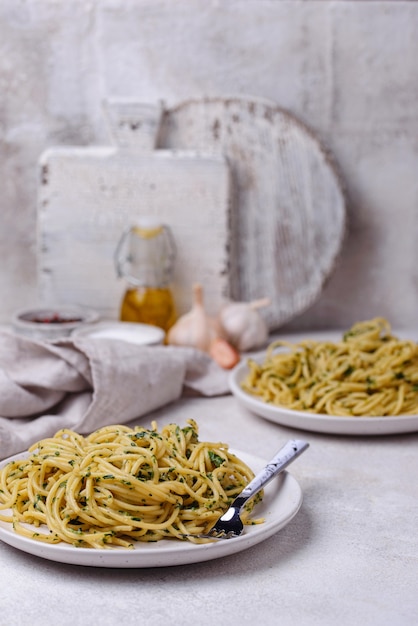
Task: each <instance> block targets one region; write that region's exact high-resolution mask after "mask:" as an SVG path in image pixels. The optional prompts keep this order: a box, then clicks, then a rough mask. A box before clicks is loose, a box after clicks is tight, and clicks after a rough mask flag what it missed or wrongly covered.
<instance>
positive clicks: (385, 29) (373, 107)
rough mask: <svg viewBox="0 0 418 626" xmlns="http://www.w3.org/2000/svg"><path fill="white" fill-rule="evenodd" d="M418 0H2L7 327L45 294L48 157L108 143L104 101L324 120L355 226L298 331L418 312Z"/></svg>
mask: <svg viewBox="0 0 418 626" xmlns="http://www.w3.org/2000/svg"><path fill="white" fill-rule="evenodd" d="M417 59H418V3H417V2H412V1H406V2H404V1H402V0H397V1H389V2H385V1H380V0H374V1H370V2H367V1H361V0H357V1H347V2H346V1H342V0H341V1H334V2H328V1H325V0H323V1H316V0H309V1H300V0H288V1H286V0H229V1H227V0H212V1H210V0H207V1H203V0H175V1H174V0H136V1H133V0H91V1H82V0H73V1H72V2H65V0H61V1H60V0H26V1H22V0H0V176H1V181H2V186H1V193H0V258H1V259H2V263H1V265H0V321H3V322H7V321H8V320H9V318H10V315H11V313H12V312H13V311H14V310H15V309H16V308H20V307H23V306H28V305H31V304H32V303H34V302H36V300H37V286H36V282H37V281H36V189H37V159H38V157H39V155H40V153H41V152H42V150H43V149H44V148H46V147H48V146H51V145H59V144H72V145H87V144H91V143H104V142H106V141H107V137H106V133H105V128H104V123H103V119H102V111H101V103H102V101H103V99H104V98H136V99H138V100H142V101H153V100H158V99H164V100H165V101H166V102H167V103H168V104H169V105H171V104H175V103H176V102H178V101H179V100H182V99H185V98H189V97H190V96H201V95H231V94H234V95H240V94H243V95H244V94H246V95H252V96H261V97H265V98H269V99H271V100H274V101H275V102H277V103H278V104H279V105H280V106H282V107H284V108H286V109H288V110H290V111H291V112H293V113H294V114H295V115H296V116H298V117H299V118H300V119H301V120H302V121H304V122H305V123H306V124H308V125H309V126H310V127H311V128H312V129H313V130H314V131H315V132H316V133H317V134H318V136H319V137H320V139H321V140H322V141H323V142H324V143H325V144H326V145H327V146H328V147H329V148H330V149H331V150H332V152H333V153H334V155H335V157H336V159H337V161H338V163H339V166H340V169H341V172H342V174H343V177H344V179H345V182H346V186H347V192H348V198H349V216H348V217H349V232H348V235H347V238H346V241H345V245H344V248H343V251H342V254H341V257H340V259H339V262H338V265H337V267H336V269H335V272H334V273H333V275H332V277H331V279H330V280H329V282H328V284H327V285H326V287H325V289H324V292H323V294H322V295H321V297H320V299H319V300H318V302H317V303H316V304H315V305H314V306H313V307H311V308H310V310H309V311H306V312H305V313H304V314H303V315H301V316H299V317H298V318H297V319H295V320H294V321H293V322H292V323H291V324H290V326H291V327H292V328H306V327H313V328H323V327H327V326H329V327H340V326H344V327H345V326H347V325H350V324H351V323H352V322H353V321H355V320H356V319H360V318H366V317H370V316H374V315H384V316H387V317H388V318H389V319H390V320H391V321H392V323H393V325H394V326H398V327H412V326H414V325H415V323H416V319H417V312H418V270H417V262H416V261H417V259H416V257H417V256H418V255H417V254H416V252H415V248H416V244H415V242H416V239H417V235H418V224H417V216H418V175H417V174H418V132H417V131H418V106H417V102H418V69H417Z"/></svg>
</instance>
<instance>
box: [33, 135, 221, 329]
mask: <svg viewBox="0 0 418 626" xmlns="http://www.w3.org/2000/svg"><path fill="white" fill-rule="evenodd" d="M40 166H41V172H40V173H41V176H40V184H39V194H38V242H39V246H38V276H39V290H40V300H41V303H42V304H45V305H54V304H55V305H56V304H78V305H82V306H87V307H92V308H94V309H96V310H97V311H99V313H100V314H101V315H102V317H104V318H109V319H117V318H118V315H119V306H120V302H121V299H122V296H123V293H124V290H125V286H126V285H125V283H124V281H123V280H121V279H118V278H117V276H116V272H115V266H114V258H113V257H114V252H115V248H116V245H117V242H118V240H119V238H120V236H121V234H122V231H123V230H124V229H125V227H126V226H128V225H129V224H130V223H131V222H132V220H134V219H135V218H136V217H137V216H140V215H152V216H158V217H159V218H160V219H161V221H162V222H164V223H166V224H167V225H168V226H170V228H171V230H172V232H173V235H174V239H175V242H176V247H177V258H176V264H175V274H174V279H173V285H172V288H173V294H174V298H175V301H176V306H177V311H178V313H179V314H182V313H185V312H187V311H188V310H189V309H190V306H191V288H192V284H193V283H194V282H201V283H202V284H203V286H204V294H205V303H206V306H207V310H208V312H209V313H210V314H213V313H215V312H216V311H217V310H218V309H219V307H220V306H221V305H222V303H223V302H224V301H225V298H226V297H227V296H228V223H229V221H228V219H229V218H228V216H229V210H230V206H229V205H230V175H229V169H228V166H227V163H226V161H225V159H224V158H223V156H222V155H205V154H201V153H199V154H198V153H196V152H194V151H178V152H177V151H171V150H156V151H150V152H147V153H143V152H138V151H135V150H133V151H130V150H124V149H118V148H114V147H88V148H76V147H58V148H51V149H48V150H47V151H45V152H44V153H43V154H42V156H41V159H40Z"/></svg>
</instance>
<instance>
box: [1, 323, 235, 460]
mask: <svg viewBox="0 0 418 626" xmlns="http://www.w3.org/2000/svg"><path fill="white" fill-rule="evenodd" d="M187 389H189V390H193V392H195V393H199V394H202V395H207V396H211V395H213V396H215V395H222V394H225V393H228V383H227V373H226V372H225V371H224V370H222V369H221V368H220V367H218V366H217V365H216V364H215V363H214V361H212V359H210V357H208V356H207V355H206V354H205V353H203V352H200V351H199V350H194V349H192V348H175V347H169V346H152V347H143V346H138V345H134V344H130V343H127V342H124V341H116V340H112V339H100V340H98V339H92V338H81V337H79V338H74V339H68V340H61V341H56V342H54V343H46V342H45V343H43V342H42V343H41V342H37V341H32V340H30V339H28V338H26V337H21V336H18V335H15V334H13V333H10V332H8V331H0V459H2V458H5V457H8V456H11V455H12V454H15V453H17V452H21V451H23V450H26V449H27V448H28V447H29V446H30V445H31V444H32V443H34V442H36V441H38V440H40V439H43V438H44V437H50V436H51V435H54V434H55V433H56V432H57V431H58V430H59V429H61V428H70V429H73V430H76V431H77V432H79V433H82V434H86V433H89V432H92V431H93V430H96V429H97V428H100V427H101V426H106V425H109V424H124V423H127V422H129V421H131V420H133V419H135V418H137V417H140V416H143V415H146V414H147V413H149V412H151V411H153V410H154V409H157V408H159V407H162V406H164V405H166V404H168V403H170V402H173V401H174V400H176V399H177V398H179V397H180V396H181V395H182V393H184V392H185V391H186V390H187Z"/></svg>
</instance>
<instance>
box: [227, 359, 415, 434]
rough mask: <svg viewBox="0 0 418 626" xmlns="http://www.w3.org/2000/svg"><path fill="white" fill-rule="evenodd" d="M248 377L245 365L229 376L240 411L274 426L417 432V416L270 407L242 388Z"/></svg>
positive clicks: (326, 430)
mask: <svg viewBox="0 0 418 626" xmlns="http://www.w3.org/2000/svg"><path fill="white" fill-rule="evenodd" d="M252 358H253V357H252ZM254 360H256V361H259V362H262V361H263V360H264V356H263V357H254ZM247 373H248V365H247V363H246V362H242V363H239V364H238V365H237V366H236V367H235V368H234V369H233V370H232V372H231V374H230V375H229V387H230V390H231V392H232V393H233V395H234V396H235V398H236V399H237V400H238V402H239V403H240V404H241V405H242V406H243V407H245V408H246V409H248V410H249V411H251V412H252V413H255V414H256V415H260V416H261V417H264V418H266V419H268V420H270V421H271V422H275V423H276V424H281V425H282V426H289V427H290V428H298V429H302V430H309V431H313V432H319V433H328V434H332V435H393V434H400V433H413V432H416V431H418V415H398V416H395V417H390V416H388V417H339V416H336V415H335V416H334V415H321V414H318V413H308V412H307V411H293V410H292V409H288V408H286V407H280V406H273V405H272V404H268V403H267V402H263V401H262V400H259V399H258V398H256V397H255V396H251V395H250V394H248V393H246V392H245V391H244V390H243V389H242V388H241V382H242V381H243V380H244V378H245V376H246V375H247Z"/></svg>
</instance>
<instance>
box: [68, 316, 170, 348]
mask: <svg viewBox="0 0 418 626" xmlns="http://www.w3.org/2000/svg"><path fill="white" fill-rule="evenodd" d="M72 336H73V337H90V338H92V339H118V340H120V341H127V342H128V343H136V344H138V345H141V346H152V345H159V344H161V343H162V342H163V341H164V337H165V333H164V331H163V330H162V329H161V328H158V327H157V326H152V325H151V324H140V323H134V322H97V323H96V324H90V325H88V326H85V327H83V328H79V329H77V330H75V331H74V332H73V334H72Z"/></svg>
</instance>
